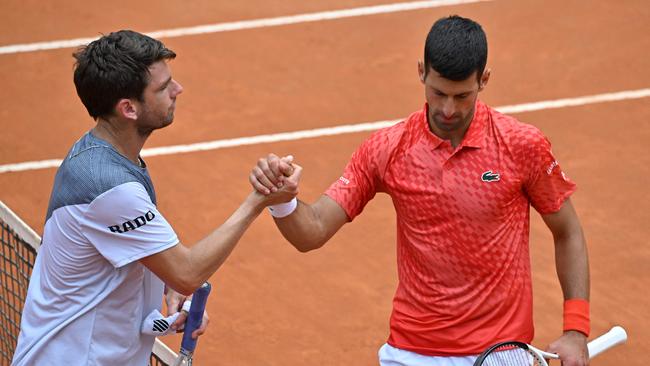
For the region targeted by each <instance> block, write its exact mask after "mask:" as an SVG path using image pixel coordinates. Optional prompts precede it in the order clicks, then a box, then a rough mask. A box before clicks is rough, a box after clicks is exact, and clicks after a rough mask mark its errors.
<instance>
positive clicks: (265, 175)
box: [248, 154, 302, 217]
mask: <svg viewBox="0 0 650 366" xmlns="http://www.w3.org/2000/svg"><path fill="white" fill-rule="evenodd" d="M301 174H302V167H301V166H300V165H298V164H295V163H294V162H293V156H292V155H287V156H284V157H279V156H277V155H275V154H269V155H268V156H267V157H265V158H260V159H259V160H258V161H257V165H256V166H255V167H254V168H253V170H252V171H251V173H250V175H249V177H248V180H249V181H250V183H251V185H252V186H253V189H254V190H255V192H256V194H257V195H258V196H259V198H260V199H262V200H263V203H264V205H266V206H269V210H270V211H271V214H272V215H273V216H274V217H284V216H287V215H289V214H291V212H293V210H295V208H296V205H297V201H296V196H297V195H298V183H299V182H300V176H301Z"/></svg>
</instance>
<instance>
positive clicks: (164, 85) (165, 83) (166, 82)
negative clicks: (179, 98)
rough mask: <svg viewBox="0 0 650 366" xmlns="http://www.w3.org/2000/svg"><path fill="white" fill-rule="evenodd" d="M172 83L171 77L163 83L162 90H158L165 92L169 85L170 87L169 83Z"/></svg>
mask: <svg viewBox="0 0 650 366" xmlns="http://www.w3.org/2000/svg"><path fill="white" fill-rule="evenodd" d="M171 81H172V77H171V76H170V77H169V78H168V79H167V80H165V82H164V83H162V85H161V86H160V88H158V90H163V89H165V88H166V87H167V85H169V83H170V82H171Z"/></svg>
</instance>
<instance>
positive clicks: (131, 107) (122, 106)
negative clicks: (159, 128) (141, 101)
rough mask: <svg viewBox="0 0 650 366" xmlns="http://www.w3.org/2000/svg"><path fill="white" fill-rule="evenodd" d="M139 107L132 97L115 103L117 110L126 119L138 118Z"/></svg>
mask: <svg viewBox="0 0 650 366" xmlns="http://www.w3.org/2000/svg"><path fill="white" fill-rule="evenodd" d="M138 107H139V105H138V104H136V103H135V102H134V101H133V100H131V99H120V100H119V101H118V102H117V104H116V105H115V112H116V113H117V115H118V116H120V117H122V118H126V119H132V120H136V119H138Z"/></svg>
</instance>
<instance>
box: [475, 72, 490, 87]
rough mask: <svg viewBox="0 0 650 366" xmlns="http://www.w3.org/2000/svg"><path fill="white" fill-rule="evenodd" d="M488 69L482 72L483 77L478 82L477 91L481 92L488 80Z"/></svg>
mask: <svg viewBox="0 0 650 366" xmlns="http://www.w3.org/2000/svg"><path fill="white" fill-rule="evenodd" d="M490 71H491V70H490V69H485V70H483V75H481V80H479V82H478V90H479V91H481V90H483V89H484V88H485V86H486V85H487V83H488V81H489V80H490Z"/></svg>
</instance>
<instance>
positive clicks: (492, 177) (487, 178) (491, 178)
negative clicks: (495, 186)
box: [481, 170, 501, 182]
mask: <svg viewBox="0 0 650 366" xmlns="http://www.w3.org/2000/svg"><path fill="white" fill-rule="evenodd" d="M500 178H501V175H500V174H499V173H492V171H491V170H488V171H487V172H485V173H483V175H481V180H482V181H484V182H497V181H499V179H500Z"/></svg>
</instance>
